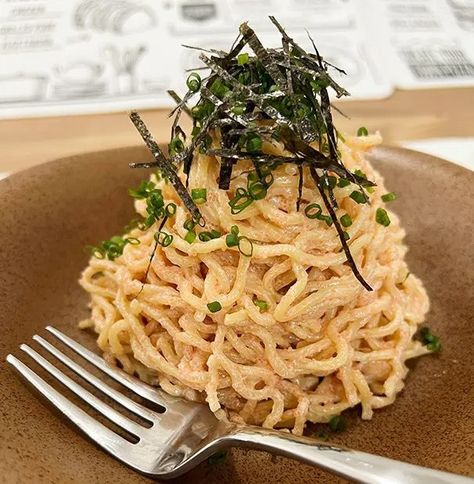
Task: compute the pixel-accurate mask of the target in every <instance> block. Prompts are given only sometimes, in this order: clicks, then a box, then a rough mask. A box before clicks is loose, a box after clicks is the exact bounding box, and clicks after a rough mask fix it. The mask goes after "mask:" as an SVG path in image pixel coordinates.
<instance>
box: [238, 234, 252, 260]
mask: <svg viewBox="0 0 474 484" xmlns="http://www.w3.org/2000/svg"><path fill="white" fill-rule="evenodd" d="M238 247H239V252H240V253H241V254H242V255H245V256H246V257H252V254H253V242H252V241H251V240H250V239H249V238H248V237H245V236H243V235H242V236H240V237H239V244H238Z"/></svg>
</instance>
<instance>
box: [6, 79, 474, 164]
mask: <svg viewBox="0 0 474 484" xmlns="http://www.w3.org/2000/svg"><path fill="white" fill-rule="evenodd" d="M338 107H340V108H341V109H343V110H344V112H345V113H346V115H348V116H349V117H350V119H346V118H343V117H342V116H340V115H337V116H336V118H337V120H336V123H337V126H338V127H339V129H340V130H341V131H343V132H344V131H346V132H355V131H356V130H357V128H358V127H359V126H366V127H367V128H368V129H369V131H374V130H377V129H378V130H380V131H381V133H382V135H383V136H384V140H385V143H387V144H397V143H399V142H401V141H404V140H413V139H420V138H435V137H443V136H459V137H463V136H474V88H459V89H437V90H425V91H421V90H420V91H396V92H395V93H394V94H393V95H392V96H391V97H390V98H388V99H384V100H380V101H348V102H345V103H340V104H338ZM0 109H1V108H0ZM141 113H142V115H143V117H144V119H145V121H146V122H147V124H148V125H149V126H150V128H151V129H152V131H153V133H154V135H155V138H156V139H157V140H158V141H159V142H165V141H167V140H168V137H169V128H170V121H169V119H168V117H167V114H168V111H167V110H166V111H165V110H150V111H142V112H141ZM139 143H141V140H140V138H139V136H138V134H137V133H136V131H135V129H134V127H133V126H132V124H131V123H130V121H129V120H128V117H127V114H126V113H113V114H110V113H109V114H98V115H86V116H66V117H53V118H35V119H15V120H5V121H0V172H3V171H9V172H12V171H17V170H20V169H24V168H26V167H29V166H32V165H35V164H38V163H43V162H45V161H48V160H51V159H55V158H60V157H63V156H68V155H71V154H76V153H84V152H92V151H96V150H105V149H108V148H117V147H122V146H131V145H136V144H139Z"/></svg>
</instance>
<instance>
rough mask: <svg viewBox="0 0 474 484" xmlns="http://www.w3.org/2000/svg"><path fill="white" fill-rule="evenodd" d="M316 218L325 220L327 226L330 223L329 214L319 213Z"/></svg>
mask: <svg viewBox="0 0 474 484" xmlns="http://www.w3.org/2000/svg"><path fill="white" fill-rule="evenodd" d="M317 219H318V220H322V221H323V222H326V224H327V225H329V227H330V226H331V225H332V218H331V217H330V216H329V215H319V217H317Z"/></svg>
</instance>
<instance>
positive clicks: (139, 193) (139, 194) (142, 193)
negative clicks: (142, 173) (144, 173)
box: [128, 180, 155, 199]
mask: <svg viewBox="0 0 474 484" xmlns="http://www.w3.org/2000/svg"><path fill="white" fill-rule="evenodd" d="M154 188H155V184H154V183H153V182H151V181H147V180H143V181H142V182H141V183H140V185H139V186H138V188H136V189H133V188H129V189H128V194H129V195H130V196H131V197H133V198H138V199H143V198H147V197H148V195H149V194H150V192H151V191H152V190H153V189H154Z"/></svg>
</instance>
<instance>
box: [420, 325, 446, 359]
mask: <svg viewBox="0 0 474 484" xmlns="http://www.w3.org/2000/svg"><path fill="white" fill-rule="evenodd" d="M420 338H421V341H422V342H423V343H424V344H425V345H426V347H427V348H428V349H429V350H430V351H432V352H433V353H436V352H438V351H440V350H441V340H440V338H439V336H436V335H435V334H434V333H432V331H431V329H430V328H427V327H424V328H421V329H420Z"/></svg>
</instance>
